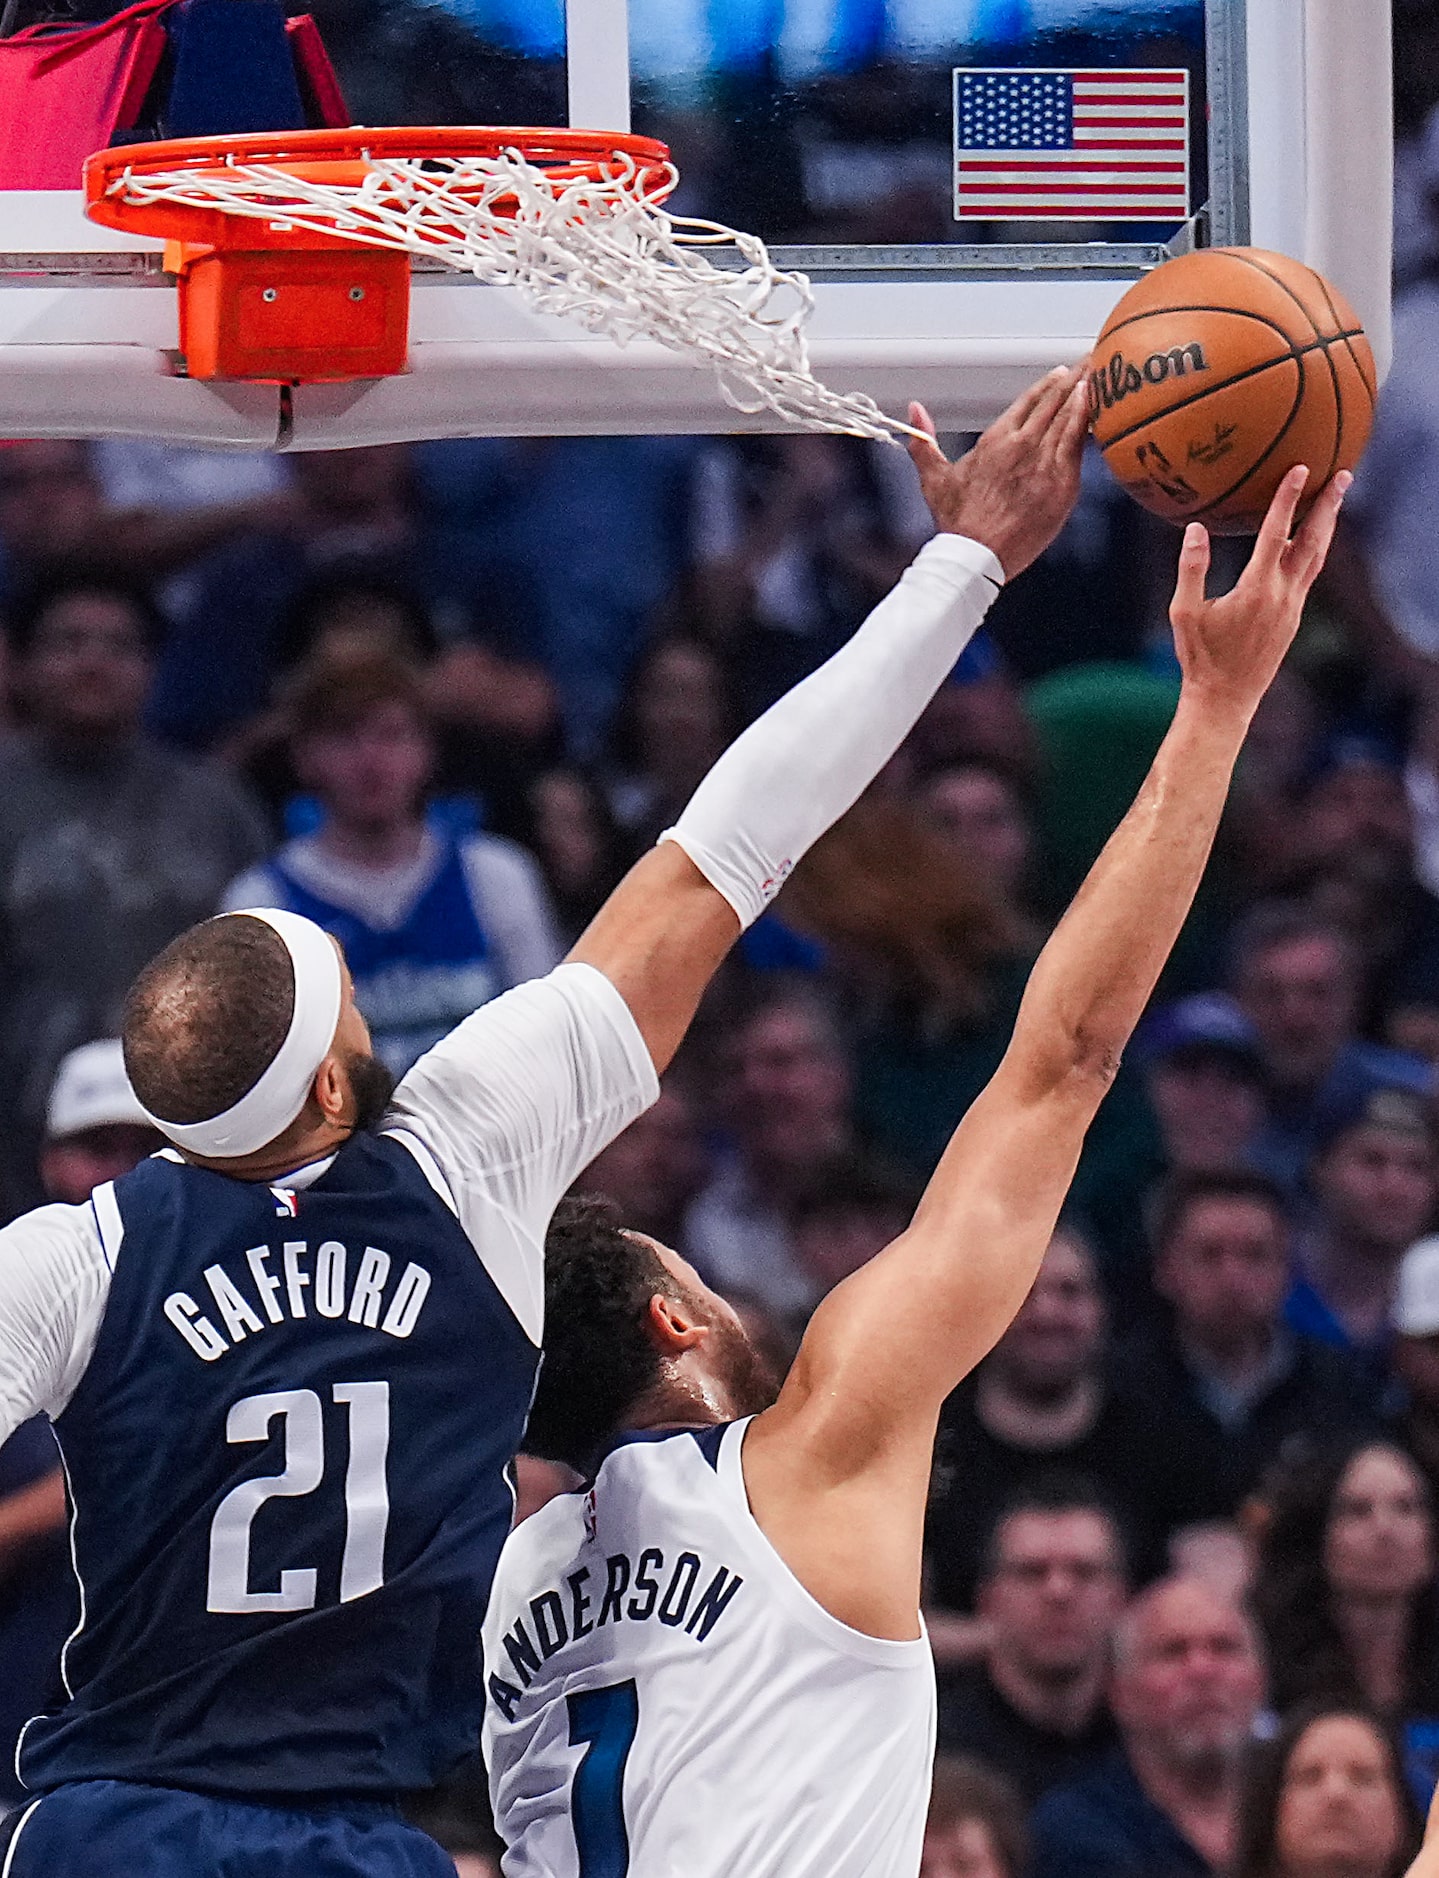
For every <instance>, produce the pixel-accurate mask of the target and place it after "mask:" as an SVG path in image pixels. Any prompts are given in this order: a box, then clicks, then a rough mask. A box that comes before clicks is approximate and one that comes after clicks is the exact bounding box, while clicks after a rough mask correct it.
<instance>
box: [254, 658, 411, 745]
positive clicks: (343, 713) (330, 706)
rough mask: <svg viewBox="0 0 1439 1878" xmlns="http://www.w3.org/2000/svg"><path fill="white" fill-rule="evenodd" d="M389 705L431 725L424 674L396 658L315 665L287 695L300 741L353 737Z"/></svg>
mask: <svg viewBox="0 0 1439 1878" xmlns="http://www.w3.org/2000/svg"><path fill="white" fill-rule="evenodd" d="M385 704H402V705H404V707H405V708H406V710H408V711H410V712H412V713H413V715H414V717H415V720H416V722H417V723H419V724H420V725H421V726H422V727H424V728H427V729H428V728H429V726H430V724H431V713H430V707H429V703H428V700H427V699H426V697H425V693H424V688H423V686H422V684H421V681H420V674H419V672H418V671H417V670H416V668H415V667H414V666H413V665H411V664H410V663H409V662H408V661H407V660H405V659H402V658H399V657H397V656H396V655H395V654H394V653H392V652H366V653H360V654H357V655H353V656H350V657H338V658H326V657H321V658H318V659H313V660H311V661H310V662H309V663H307V664H305V665H302V666H301V667H300V668H299V670H298V671H297V672H296V673H295V674H294V676H293V678H292V679H291V681H290V683H289V685H288V687H287V689H286V692H285V714H286V717H287V718H288V720H289V724H290V729H291V731H292V733H293V734H294V735H295V736H299V737H305V736H315V735H324V734H329V733H335V732H339V733H341V734H343V733H345V732H347V731H352V730H354V729H355V727H356V726H357V725H358V724H360V723H361V722H362V721H363V720H364V719H365V718H366V717H368V716H369V714H370V712H371V711H374V710H377V709H379V707H380V706H381V705H385Z"/></svg>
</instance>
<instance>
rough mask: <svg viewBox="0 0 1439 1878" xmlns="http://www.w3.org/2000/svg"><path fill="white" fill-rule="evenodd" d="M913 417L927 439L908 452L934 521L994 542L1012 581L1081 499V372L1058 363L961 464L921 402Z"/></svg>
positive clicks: (1085, 417)
mask: <svg viewBox="0 0 1439 1878" xmlns="http://www.w3.org/2000/svg"><path fill="white" fill-rule="evenodd" d="M909 421H910V423H911V424H913V425H914V426H915V427H916V429H918V430H922V431H924V432H925V434H926V437H927V438H928V439H929V441H928V442H925V441H923V440H921V439H920V438H918V437H913V438H911V439H910V443H909V454H910V456H911V458H912V459H913V461H914V466H915V468H916V469H917V470H918V471H919V486H920V489H921V490H922V492H923V494H924V499H925V501H926V502H927V503H928V505H929V512H930V514H931V515H932V516H933V517H934V525H935V527H936V528H937V529H939V531H940V532H941V533H942V534H947V535H968V536H969V538H970V539H971V540H972V541H980V542H983V544H984V545H985V547H986V548H992V549H993V550H994V552H995V554H997V555H998V557H999V562H1000V565H1001V566H1002V567H1003V569H1004V573H1005V578H1006V579H1007V580H1013V579H1014V576H1015V575H1016V574H1019V573H1022V572H1023V571H1024V569H1025V568H1026V567H1028V566H1029V564H1030V562H1031V561H1033V560H1035V559H1036V558H1037V557H1038V556H1039V555H1041V554H1042V553H1043V552H1044V550H1045V549H1046V548H1047V547H1048V546H1049V544H1050V542H1051V541H1053V540H1054V538H1055V536H1056V535H1057V534H1058V533H1059V531H1060V529H1061V528H1063V526H1064V524H1065V522H1066V521H1068V519H1069V514H1070V511H1071V509H1073V507H1074V504H1075V502H1076V500H1077V499H1078V496H1079V462H1080V458H1081V456H1082V455H1083V454H1084V439H1085V436H1086V434H1087V432H1088V429H1089V393H1088V388H1087V385H1086V382H1085V379H1084V377H1083V375H1082V374H1081V373H1079V372H1077V371H1071V370H1070V369H1069V368H1068V367H1067V366H1063V365H1061V366H1056V367H1055V369H1054V370H1053V371H1052V372H1050V373H1049V375H1048V376H1047V377H1045V378H1041V379H1040V381H1039V382H1038V384H1035V385H1031V386H1030V387H1029V389H1028V391H1025V392H1022V393H1021V394H1020V396H1019V397H1017V398H1016V399H1015V401H1014V403H1013V404H1011V405H1010V407H1009V409H1008V410H1007V411H1006V412H1005V413H1004V414H1003V416H1001V417H998V418H996V419H995V421H994V422H993V423H992V424H991V425H990V427H989V429H988V430H987V431H985V433H984V435H983V436H982V437H981V438H980V439H979V441H978V443H976V444H975V446H974V448H973V449H972V450H970V451H969V452H968V453H967V454H966V455H965V456H962V457H961V458H960V459H959V461H958V462H957V463H951V462H950V461H949V459H948V458H947V457H946V456H945V454H944V452H943V451H942V450H941V449H940V447H939V444H938V442H937V441H936V440H935V430H934V420H933V419H932V418H931V417H930V415H929V413H928V411H926V410H925V408H924V406H923V405H922V404H912V405H911V406H910V407H909Z"/></svg>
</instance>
